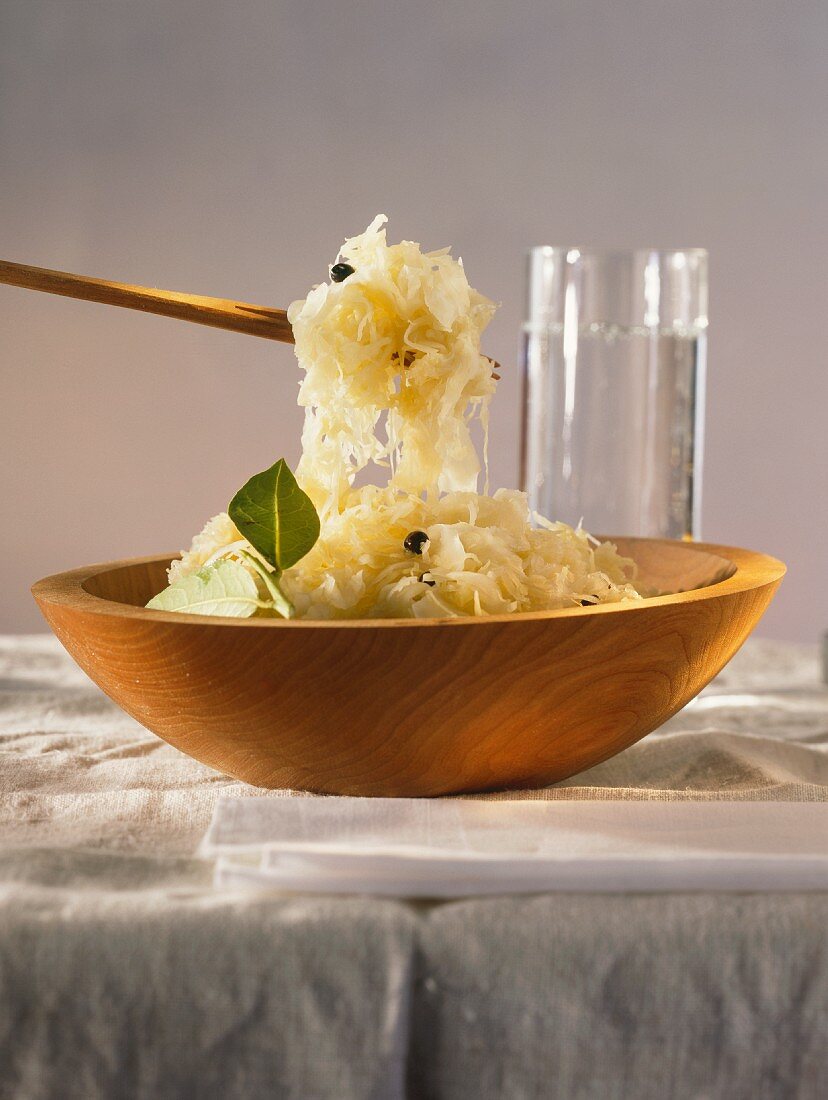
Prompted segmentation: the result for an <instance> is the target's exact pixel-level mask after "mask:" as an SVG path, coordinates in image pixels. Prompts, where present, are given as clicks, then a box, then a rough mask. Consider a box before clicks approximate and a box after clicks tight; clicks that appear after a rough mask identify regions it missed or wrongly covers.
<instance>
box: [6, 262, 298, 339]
mask: <svg viewBox="0 0 828 1100" xmlns="http://www.w3.org/2000/svg"><path fill="white" fill-rule="evenodd" d="M0 283H7V284H8V285H9V286H19V287H25V288H26V289H28V290H42V291H44V292H45V293H47V294H62V295H63V296H64V297H65V298H78V299H80V300H81V301H85V302H101V303H102V304H103V305H107V306H124V307H125V308H126V309H139V310H141V311H142V312H144V313H157V314H160V315H161V316H162V317H176V318H178V319H179V320H180V321H193V322H195V324H197V325H212V327H213V328H226V329H230V330H231V331H233V332H246V333H247V334H248V335H249V336H263V337H264V338H265V339H266V340H281V341H282V342H283V343H285V344H292V343H293V330H292V329H291V327H290V323H289V322H288V319H287V314H286V313H285V311H284V310H283V309H271V308H270V307H269V306H255V305H250V304H249V303H247V302H234V301H231V300H230V299H229V298H207V297H205V296H203V295H201V294H180V293H179V292H178V291H175V290H157V289H155V288H152V289H151V288H149V287H144V286H131V285H130V284H128V283H111V282H108V281H107V280H105V279H90V278H89V277H88V276H86V275H71V274H70V273H69V272H68V271H50V270H48V268H44V267H29V266H28V265H27V264H16V263H12V262H10V261H9V260H0Z"/></svg>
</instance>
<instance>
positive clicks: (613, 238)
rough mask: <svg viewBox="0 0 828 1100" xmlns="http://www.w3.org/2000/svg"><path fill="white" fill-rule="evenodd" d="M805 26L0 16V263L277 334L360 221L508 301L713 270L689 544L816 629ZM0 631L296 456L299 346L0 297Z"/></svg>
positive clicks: (820, 19) (145, 10)
mask: <svg viewBox="0 0 828 1100" xmlns="http://www.w3.org/2000/svg"><path fill="white" fill-rule="evenodd" d="M826 13H828V6H826V4H825V3H824V0H795V2H793V3H787V4H780V3H778V2H771V0H741V2H738V3H730V4H723V3H722V2H721V0H688V2H683V3H674V2H671V0H631V2H630V0H628V2H626V3H611V2H609V0H607V2H606V3H594V2H592V0H575V2H561V0H554V2H545V3H530V2H512V3H510V4H503V3H500V2H498V3H494V2H491V0H479V2H471V0H461V2H458V3H443V4H414V3H409V4H393V3H388V2H385V3H383V2H379V0H377V2H374V0H366V2H358V0H357V2H351V3H347V4H344V3H333V2H326V3H309V2H307V0H304V2H302V0H279V2H277V0H269V2H265V0H235V2H234V3H227V2H226V0H139V2H137V3H136V2H134V0H132V2H127V0H70V2H67V0H0V255H2V256H4V257H6V258H9V259H18V260H23V261H27V262H29V263H33V264H39V265H43V266H52V267H57V268H64V269H67V270H70V271H80V272H86V273H90V274H99V275H102V276H105V277H110V278H116V279H119V278H120V279H123V280H125V281H132V282H136V283H145V284H149V285H157V286H166V287H171V288H177V289H183V290H194V291H200V292H202V293H207V294H218V295H227V296H230V297H238V298H245V299H248V300H251V301H256V302H264V303H271V304H274V305H286V304H287V303H288V302H289V301H291V299H293V298H295V297H298V296H300V295H302V294H303V293H304V292H305V291H306V290H307V288H308V287H309V286H310V285H311V284H312V283H314V282H316V281H319V280H320V279H321V278H324V276H325V270H326V264H327V262H328V261H329V260H330V258H331V257H332V255H333V253H335V251H336V249H337V247H338V245H339V242H340V240H341V238H342V237H343V235H345V234H351V233H354V232H358V231H359V230H360V229H361V228H362V227H363V226H364V225H365V224H367V222H368V221H369V220H370V219H371V218H372V217H373V215H374V214H375V213H377V212H378V211H384V212H387V213H388V214H389V215H391V219H392V220H391V227H390V228H391V234H392V236H396V237H408V238H413V239H415V240H420V241H422V242H423V243H424V244H426V245H429V246H431V247H439V246H442V245H444V244H448V243H450V244H452V245H453V246H454V247H455V248H456V250H457V251H458V252H459V253H460V254H462V256H463V257H464V259H465V262H466V266H467V269H468V272H469V275H470V277H471V280H472V282H473V283H474V284H475V285H476V286H478V287H479V288H480V289H482V290H483V291H484V292H486V293H487V294H489V295H491V296H492V297H494V298H497V299H499V300H501V301H502V303H503V308H502V310H501V312H500V314H499V316H498V318H497V319H496V321H495V323H494V325H493V328H492V330H491V335H490V337H488V338H487V340H486V346H487V349H489V350H490V352H491V353H492V354H493V355H494V356H495V357H496V358H498V359H499V360H500V361H501V362H502V363H503V364H504V365H507V369H506V371H505V378H504V381H503V383H502V385H501V390H500V393H499V397H498V400H497V404H496V407H495V410H494V414H493V415H494V427H493V444H492V455H493V468H494V480H495V483H503V484H514V483H515V480H516V476H517V470H516V468H517V425H518V398H519V388H518V383H517V372H516V369H515V368H514V366H511V364H514V362H515V352H516V347H517V332H518V325H519V322H520V317H521V280H522V253H523V250H524V249H525V248H526V247H527V246H529V245H531V244H535V243H572V242H577V243H593V244H608V245H609V244H612V245H618V246H625V245H642V244H646V245H651V244H653V245H662V246H669V245H676V244H677V245H687V244H691V245H697V244H701V245H706V246H707V247H708V248H709V249H710V251H711V263H712V276H711V302H712V310H711V315H712V322H711V343H710V384H709V405H708V440H707V463H706V485H705V500H704V534H705V536H706V537H707V538H709V539H711V540H717V541H721V542H732V543H736V544H744V545H747V546H752V547H756V548H759V549H764V550H767V551H769V552H772V553H775V554H777V555H779V556H781V557H782V558H785V559H786V560H787V561H788V563H789V566H790V575H789V578H788V580H787V581H786V583H785V585H784V587H783V589H782V592H781V594H780V596H779V597H778V601H777V603H776V605H775V607H774V608H773V609H772V610H771V612H770V613H769V614H768V616H767V618H766V619H765V621H764V624H763V627H762V629H763V631H764V632H765V633H766V634H774V635H776V636H779V637H787V638H801V639H811V638H814V637H815V636H816V634H817V632H818V631H819V630H821V629H823V628H825V627H828V584H826V579H825V568H826V566H827V565H828V555H827V554H826V549H825V547H826V537H828V508H826V496H825V485H826V480H827V479H828V442H827V441H826V440H827V439H828V433H826V430H825V421H826V409H827V407H828V372H827V371H826V362H825V358H826V356H825V346H826V345H825V336H824V326H825V320H824V318H825V314H826V308H825V307H826V291H828V280H827V278H826V256H828V219H826V210H825V194H826V189H828V140H826V138H827V137H828V134H826V125H825V108H826V104H828V75H827V74H828V67H826V62H825V59H826V48H827V47H828V15H827V14H826ZM0 370H2V409H1V410H0V417H1V418H2V424H0V457H1V458H2V465H1V466H0V479H1V480H2V511H0V515H2V561H3V565H2V571H3V584H2V587H1V588H0V599H2V610H1V611H0V629H4V630H39V629H42V623H41V622H40V620H39V618H38V615H37V613H36V611H35V609H34V608H33V606H32V604H31V601H30V597H29V595H28V592H27V588H28V585H29V583H30V582H31V581H32V580H33V579H35V578H36V577H38V576H40V575H43V574H45V573H48V572H52V571H56V570H59V569H62V568H66V567H69V566H71V565H73V564H82V563H84V562H87V561H93V560H104V559H107V558H114V557H120V556H129V555H134V554H142V553H152V552H163V551H165V550H167V549H169V550H173V549H175V548H176V547H179V546H181V545H183V544H184V543H185V542H187V541H188V540H189V537H190V536H191V535H192V533H193V532H194V531H195V530H197V529H198V528H199V527H200V526H201V524H202V523H203V521H204V520H205V519H206V518H207V517H208V516H210V515H212V514H213V513H214V512H216V511H218V510H219V509H220V508H222V507H223V506H224V505H225V503H226V501H227V500H228V498H229V496H230V494H231V493H232V491H233V490H235V489H236V488H237V487H238V485H239V484H241V482H242V481H243V480H244V478H245V477H246V476H248V475H249V474H250V473H251V472H252V471H254V470H257V469H261V468H262V467H263V466H265V465H267V464H269V463H270V462H271V461H273V460H274V458H275V457H277V456H278V455H280V454H282V453H284V454H285V455H286V456H287V457H288V458H289V459H291V460H295V459H296V457H297V454H298V442H299V428H300V415H299V411H298V409H297V408H296V407H295V401H294V399H295V392H296V386H297V374H296V372H295V370H294V367H293V359H292V354H291V351H290V349H289V348H285V347H279V346H274V345H271V344H269V343H267V342H265V341H257V340H254V339H252V338H248V337H243V336H232V335H228V334H225V333H219V332H213V331H211V330H208V329H200V328H197V327H195V326H188V325H185V324H182V323H179V322H175V321H165V320H162V319H155V318H148V317H143V316H140V315H136V314H131V313H128V312H125V311H118V310H113V309H106V308H104V307H101V306H94V305H84V304H80V303H75V302H69V301H64V300H61V299H56V298H47V297H44V296H39V295H34V294H31V293H28V292H25V291H20V290H11V289H8V288H3V287H0Z"/></svg>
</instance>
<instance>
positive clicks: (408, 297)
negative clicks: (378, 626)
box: [170, 215, 641, 619]
mask: <svg viewBox="0 0 828 1100" xmlns="http://www.w3.org/2000/svg"><path fill="white" fill-rule="evenodd" d="M386 220H387V219H386V218H385V216H384V215H380V216H378V217H377V218H375V219H374V221H373V222H372V223H371V225H369V227H368V229H367V230H366V231H365V232H364V233H363V234H361V235H360V236H358V237H353V238H351V239H349V240H347V241H346V242H345V244H344V245H343V247H342V249H341V250H340V254H339V262H338V263H337V264H336V265H335V266H334V268H332V272H333V273H334V278H332V280H331V281H330V282H326V283H322V284H320V285H319V286H317V287H315V288H314V289H313V290H312V291H311V292H310V294H309V295H308V296H307V298H305V299H304V300H302V301H298V302H294V303H293V304H292V305H291V306H290V309H289V311H288V317H289V319H290V321H291V324H292V325H293V331H294V335H295V340H296V355H297V358H298V360H299V365H300V367H301V368H302V370H303V371H304V377H303V380H302V383H301V387H300V391H299V403H300V404H301V405H303V406H304V407H305V425H304V430H303V435H302V458H301V461H300V463H299V465H298V467H297V470H296V478H297V481H298V482H299V484H300V485H301V487H302V488H303V489H304V490H305V492H306V493H307V494H308V495H309V496H310V498H311V500H312V501H313V503H314V504H315V505H316V508H317V510H318V512H319V515H320V518H321V533H320V536H319V538H318V541H317V542H316V544H315V545H314V546H313V548H312V549H311V550H310V552H309V553H307V555H306V556H305V557H304V558H302V560H300V561H299V562H298V563H297V564H296V565H294V566H292V567H291V568H289V569H287V570H285V571H284V573H283V574H282V575H281V578H280V586H281V589H282V591H283V592H284V594H285V595H286V596H287V597H288V598H289V600H290V601H291V602H292V604H293V607H294V609H295V614H296V616H297V617H300V618H310V619H335V618H373V617H378V618H387V617H414V618H443V617H455V616H467V615H487V614H511V613H516V612H523V611H538V610H549V609H558V608H566V607H575V606H579V605H593V604H600V603H615V602H618V601H620V600H637V599H640V598H641V597H640V595H639V593H638V592H637V590H636V588H635V585H634V578H635V566H634V563H633V562H631V561H630V560H629V559H626V558H623V557H621V556H620V555H619V554H618V552H617V550H616V548H615V547H614V546H613V545H612V544H611V543H600V544H599V543H598V542H597V540H595V539H593V538H591V536H590V535H588V534H587V533H586V531H584V530H582V529H580V528H578V529H574V528H572V527H568V526H567V525H566V524H563V523H552V522H550V521H548V520H546V519H544V518H543V517H540V516H534V517H533V516H532V515H531V514H530V510H529V506H528V501H527V497H526V495H525V494H524V493H520V492H517V491H514V490H506V489H499V490H498V491H497V492H495V493H494V494H493V495H488V492H484V493H483V494H480V493H478V492H477V487H478V486H477V482H478V479H479V476H480V473H481V461H480V458H479V456H478V453H477V449H476V447H475V443H474V439H473V435H472V431H473V427H474V423H475V421H477V422H479V425H480V430H481V434H482V435H483V437H484V439H485V434H486V429H487V424H488V407H489V402H490V400H491V397H492V395H493V393H494V391H495V386H496V376H495V374H494V372H493V365H492V362H491V361H490V360H489V359H487V358H486V357H485V356H484V355H483V354H482V353H481V351H480V336H481V333H482V332H483V330H484V329H485V327H486V325H487V324H488V322H489V320H490V319H491V317H492V314H493V312H494V309H495V306H494V304H493V303H492V302H490V301H489V300H488V299H487V298H484V297H483V296H482V295H481V294H478V292H477V291H475V290H473V289H472V288H471V287H470V286H469V283H468V280H467V279H466V274H465V271H464V269H463V265H462V262H461V261H460V260H454V259H453V258H452V257H451V255H450V254H449V250H448V249H441V250H440V251H438V252H422V251H421V249H420V246H419V245H418V244H415V243H414V242H411V241H403V242H401V243H400V244H396V245H391V246H389V245H388V244H387V243H386V238H385V228H384V225H385V222H386ZM484 455H485V447H484ZM371 466H373V468H374V471H373V472H374V476H376V475H377V473H381V474H382V481H383V483H382V484H366V485H361V486H357V485H356V481H357V478H358V477H359V475H363V477H364V476H367V474H368V473H369V472H371V471H370V467H371ZM412 534H413V535H416V536H417V537H416V538H415V539H412V538H411V537H410V536H412ZM251 550H252V548H251V547H250V545H249V544H248V543H247V542H246V541H245V540H244V538H243V537H242V535H241V533H240V532H239V530H238V529H237V528H236V527H235V525H234V524H233V522H232V521H231V520H230V518H229V516H228V515H227V514H225V513H221V514H219V515H218V516H215V517H214V518H213V519H211V520H210V521H209V523H208V524H207V526H206V527H205V528H204V530H203V531H202V532H201V533H200V534H199V535H197V536H196V538H195V539H194V540H193V544H192V546H191V548H190V550H189V551H187V552H186V553H185V554H184V556H183V558H182V559H181V561H180V562H174V563H173V564H172V566H171V570H170V580H171V581H175V580H177V579H179V578H181V577H184V576H187V575H188V574H189V573H191V572H194V571H197V570H199V569H201V568H203V567H205V566H206V565H209V564H210V563H211V562H213V561H215V560H216V559H218V558H221V557H222V556H227V557H231V558H236V560H239V561H241V562H242V563H245V562H249V561H250V558H249V556H248V557H245V554H246V553H247V554H249V553H250V551H251Z"/></svg>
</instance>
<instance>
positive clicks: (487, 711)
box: [32, 539, 785, 796]
mask: <svg viewBox="0 0 828 1100" xmlns="http://www.w3.org/2000/svg"><path fill="white" fill-rule="evenodd" d="M613 541H615V542H617V544H618V546H619V549H620V550H621V552H622V553H623V554H628V555H629V556H630V557H632V558H634V559H635V560H636V561H637V562H638V565H639V583H640V584H641V585H642V586H645V587H647V588H648V589H649V590H651V591H660V592H672V593H675V594H672V595H659V596H655V597H653V598H650V599H647V600H644V601H643V602H641V603H630V604H614V605H605V606H603V607H591V608H580V607H577V608H571V609H567V610H565V611H542V612H530V613H527V614H522V615H493V616H490V617H488V618H480V619H452V620H431V621H429V620H409V619H391V620H377V619H374V620H362V621H348V622H307V621H304V622H303V621H292V622H286V621H282V620H275V619H225V618H207V617H204V616H198V615H180V614H174V613H170V612H164V611H148V610H146V609H145V608H144V606H143V605H144V604H145V603H146V602H147V600H148V599H150V597H151V596H153V595H155V593H156V592H158V591H159V590H160V589H161V588H163V587H164V585H165V584H166V575H165V568H166V566H167V564H168V562H169V560H170V557H171V556H172V555H165V556H163V557H156V558H138V559H134V560H130V561H119V562H109V563H107V564H105V565H93V566H87V567H86V568H83V569H74V570H71V571H70V572H68V573H59V574H57V575H56V576H53V577H47V578H45V579H44V580H41V581H38V582H37V584H35V585H34V588H33V589H32V591H33V593H34V596H35V599H36V600H37V602H38V604H39V605H40V608H41V610H42V612H43V614H44V615H45V616H46V619H47V620H48V622H49V625H50V626H51V627H52V629H53V630H54V632H55V634H56V635H57V636H58V638H59V639H60V640H61V642H62V643H63V645H64V646H65V647H66V649H67V650H68V651H69V653H70V654H71V655H72V657H74V659H75V660H76V661H77V663H78V664H79V665H80V666H81V668H82V669H84V671H85V672H87V673H88V674H89V676H90V677H91V678H92V679H93V680H94V681H95V683H96V684H98V685H99V687H101V688H102V689H103V690H104V691H105V692H106V694H107V695H109V696H110V697H111V698H112V699H114V700H115V702H116V703H118V704H119V705H120V706H121V707H123V709H124V710H125V711H127V713H129V714H131V715H132V716H133V717H135V718H137V719H138V721H139V722H141V723H142V724H143V725H145V726H146V727H147V728H148V729H150V730H152V731H153V732H154V733H157V734H158V736H159V737H163V738H164V740H165V741H168V742H169V743H170V744H171V745H175V746H176V748H179V749H181V751H182V752H186V753H188V754H189V755H190V756H194V757H195V758H196V759H197V760H201V761H203V762H204V763H205V764H209V765H210V766H211V767H214V768H217V769H218V770H219V771H223V772H227V773H228V774H230V775H233V776H235V777H237V778H238V779H243V780H245V781H246V782H248V783H252V784H255V785H256V786H260V787H290V788H294V789H306V790H311V791H321V792H327V793H332V794H351V795H394V796H400V795H415V796H416V795H439V794H447V793H450V792H461V791H485V790H492V789H496V788H510V787H511V788H517V787H538V786H543V785H546V784H549V783H553V782H555V781H556V780H559V779H565V778H566V777H567V776H570V775H574V774H575V773H576V772H580V771H583V770H584V769H585V768H589V767H592V765H593V764H598V763H599V762H600V761H602V760H606V759H607V757H610V756H613V755H614V754H615V753H617V752H621V750H622V749H625V748H627V746H629V745H632V744H633V742H635V741H638V740H639V738H641V737H643V736H644V735H645V734H647V733H649V732H650V731H651V730H653V729H655V728H656V726H659V725H661V723H662V722H664V721H665V720H666V719H667V718H669V717H670V716H671V715H672V714H674V713H675V712H676V711H677V710H679V708H680V707H683V706H684V704H685V703H687V702H688V700H690V699H692V698H693V696H694V695H696V694H697V692H699V691H700V690H701V689H702V688H703V687H704V686H705V684H707V683H708V681H709V680H710V679H712V677H713V676H715V675H716V673H717V672H718V671H719V670H720V669H721V668H722V666H723V665H725V664H726V663H727V661H729V660H730V658H731V657H732V656H733V654H734V653H735V652H736V650H737V649H738V648H739V646H740V645H741V644H742V643H743V642H744V640H745V638H747V636H748V634H750V632H751V630H752V629H753V627H754V626H755V625H756V623H757V622H758V620H759V618H760V617H761V615H762V613H763V612H764V610H765V608H766V607H767V606H768V604H769V602H770V600H771V597H772V596H773V594H774V592H775V590H776V588H777V587H778V585H779V582H780V581H781V579H782V577H783V575H784V573H785V567H784V565H783V564H782V563H781V562H779V561H776V560H775V559H774V558H770V557H767V556H765V555H764V554H757V553H754V552H752V551H750V550H738V549H735V548H730V547H723V546H713V545H708V544H701V543H682V542H670V541H661V540H652V539H614V540H613Z"/></svg>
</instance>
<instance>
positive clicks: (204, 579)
mask: <svg viewBox="0 0 828 1100" xmlns="http://www.w3.org/2000/svg"><path fill="white" fill-rule="evenodd" d="M147 607H151V608H153V609H154V610H155V611H183V612H185V613H186V614H188V615H226V616H228V617H231V618H234V619H247V618H249V617H250V616H251V615H255V614H256V612H257V611H258V610H259V609H260V608H261V609H264V608H270V607H271V603H270V601H269V600H262V599H260V597H259V589H258V587H257V585H256V581H255V578H254V577H252V576H251V575H250V573H249V572H248V571H247V570H246V569H245V567H244V566H243V565H241V564H240V563H239V562H237V561H230V560H229V559H225V558H222V559H220V560H219V561H217V562H216V563H215V564H214V565H208V566H205V567H204V568H203V569H199V571H198V572H197V573H190V574H189V576H186V577H182V578H181V579H180V580H177V581H175V582H174V583H173V584H171V585H170V586H169V588H165V589H164V591H163V592H159V593H158V595H157V596H153V598H152V599H151V600H150V602H149V603H148V604H147Z"/></svg>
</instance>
